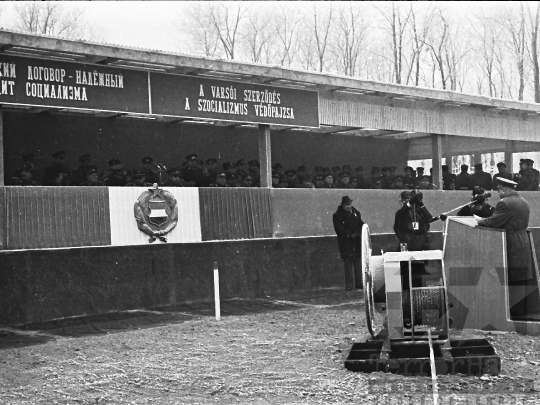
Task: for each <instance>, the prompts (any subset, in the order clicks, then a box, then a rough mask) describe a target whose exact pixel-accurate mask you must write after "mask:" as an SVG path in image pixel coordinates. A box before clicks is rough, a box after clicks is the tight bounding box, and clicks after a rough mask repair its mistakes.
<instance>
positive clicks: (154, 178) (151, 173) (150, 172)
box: [142, 156, 160, 184]
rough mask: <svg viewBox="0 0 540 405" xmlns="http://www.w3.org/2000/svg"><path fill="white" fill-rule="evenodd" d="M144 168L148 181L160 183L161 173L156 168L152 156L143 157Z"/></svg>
mask: <svg viewBox="0 0 540 405" xmlns="http://www.w3.org/2000/svg"><path fill="white" fill-rule="evenodd" d="M142 167H143V168H142V170H143V172H144V176H145V179H146V181H147V182H148V183H152V184H153V183H158V184H159V183H160V178H159V177H160V176H159V173H158V172H156V171H155V170H154V167H155V165H154V159H152V158H151V157H150V156H146V157H143V158H142Z"/></svg>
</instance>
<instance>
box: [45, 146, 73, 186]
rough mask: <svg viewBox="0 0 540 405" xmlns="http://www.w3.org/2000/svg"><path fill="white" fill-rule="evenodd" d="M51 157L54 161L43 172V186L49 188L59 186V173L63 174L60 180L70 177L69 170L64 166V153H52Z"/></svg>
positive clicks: (61, 151) (60, 151)
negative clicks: (48, 186)
mask: <svg viewBox="0 0 540 405" xmlns="http://www.w3.org/2000/svg"><path fill="white" fill-rule="evenodd" d="M51 156H52V158H53V159H54V161H53V163H52V164H51V165H50V166H47V167H46V168H45V170H44V172H43V184H45V185H50V186H52V185H61V184H58V175H59V173H63V175H62V178H65V177H67V176H69V175H70V170H69V168H68V167H67V166H66V164H65V162H66V152H64V151H63V150H59V151H57V152H54V153H53V154H52V155H51ZM60 183H61V182H60Z"/></svg>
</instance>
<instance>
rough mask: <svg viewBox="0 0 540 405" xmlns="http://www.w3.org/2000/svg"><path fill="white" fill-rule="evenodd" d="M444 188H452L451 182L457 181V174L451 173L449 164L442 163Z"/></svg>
mask: <svg viewBox="0 0 540 405" xmlns="http://www.w3.org/2000/svg"><path fill="white" fill-rule="evenodd" d="M441 168H442V180H443V190H450V183H454V184H455V183H456V175H455V174H453V173H450V169H449V168H448V165H442V166H441Z"/></svg>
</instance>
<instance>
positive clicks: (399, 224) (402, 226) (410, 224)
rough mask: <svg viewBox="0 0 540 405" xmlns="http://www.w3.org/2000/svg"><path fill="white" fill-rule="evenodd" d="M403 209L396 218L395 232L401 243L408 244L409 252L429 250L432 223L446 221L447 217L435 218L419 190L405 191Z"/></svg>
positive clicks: (402, 196)
mask: <svg viewBox="0 0 540 405" xmlns="http://www.w3.org/2000/svg"><path fill="white" fill-rule="evenodd" d="M400 199H401V204H402V207H401V208H400V209H399V210H398V211H397V212H396V215H395V218H394V232H395V233H396V236H397V237H398V239H399V243H400V244H402V243H406V244H407V250H429V248H430V243H431V237H430V233H429V228H430V224H431V222H434V221H436V220H437V219H441V220H442V221H445V220H446V215H442V214H441V215H440V216H438V217H434V216H433V215H431V213H430V212H429V211H428V209H427V208H426V206H425V205H424V202H423V195H422V193H421V192H420V191H418V190H413V191H403V192H402V193H401V194H400Z"/></svg>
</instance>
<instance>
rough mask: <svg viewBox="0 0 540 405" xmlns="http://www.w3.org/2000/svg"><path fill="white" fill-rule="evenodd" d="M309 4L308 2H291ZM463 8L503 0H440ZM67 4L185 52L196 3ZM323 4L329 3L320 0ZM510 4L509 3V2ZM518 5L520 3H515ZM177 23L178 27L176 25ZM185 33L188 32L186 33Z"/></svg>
mask: <svg viewBox="0 0 540 405" xmlns="http://www.w3.org/2000/svg"><path fill="white" fill-rule="evenodd" d="M15 3H16V2H13V1H6V2H3V3H2V4H1V5H0V8H1V9H2V14H1V15H0V26H1V27H4V28H8V29H9V28H13V25H12V24H13V21H14V17H15V11H14V4H15ZM249 3H255V4H257V5H258V6H259V7H260V5H262V4H264V5H265V6H266V7H272V3H275V2H270V1H265V2H249ZM288 3H293V4H298V5H300V4H301V5H305V4H306V2H288ZM440 3H445V4H446V6H448V7H456V8H459V9H460V10H463V9H469V8H470V9H471V10H472V9H475V8H478V7H482V8H484V7H486V8H487V7H490V6H493V5H494V4H495V3H500V2H487V1H486V2H475V1H468V2H440ZM62 4H63V5H64V6H65V7H77V8H80V9H84V10H85V12H84V16H85V20H86V21H87V22H88V23H89V24H90V25H91V26H92V27H93V30H94V33H95V37H96V38H97V40H98V41H99V42H106V43H109V44H117V45H126V46H133V47H138V48H148V49H157V50H162V51H168V52H182V45H181V44H182V42H183V41H185V37H183V36H182V34H181V33H179V30H178V28H177V27H178V25H179V21H180V19H181V17H182V15H183V13H184V12H185V10H186V9H187V8H188V7H190V5H192V4H193V2H189V1H81V2H78V1H70V2H62ZM317 4H318V5H320V7H324V6H326V5H327V4H329V3H327V2H318V3H317ZM506 4H508V3H506ZM515 4H516V5H518V2H515ZM175 25H176V27H175ZM184 35H185V34H184Z"/></svg>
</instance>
